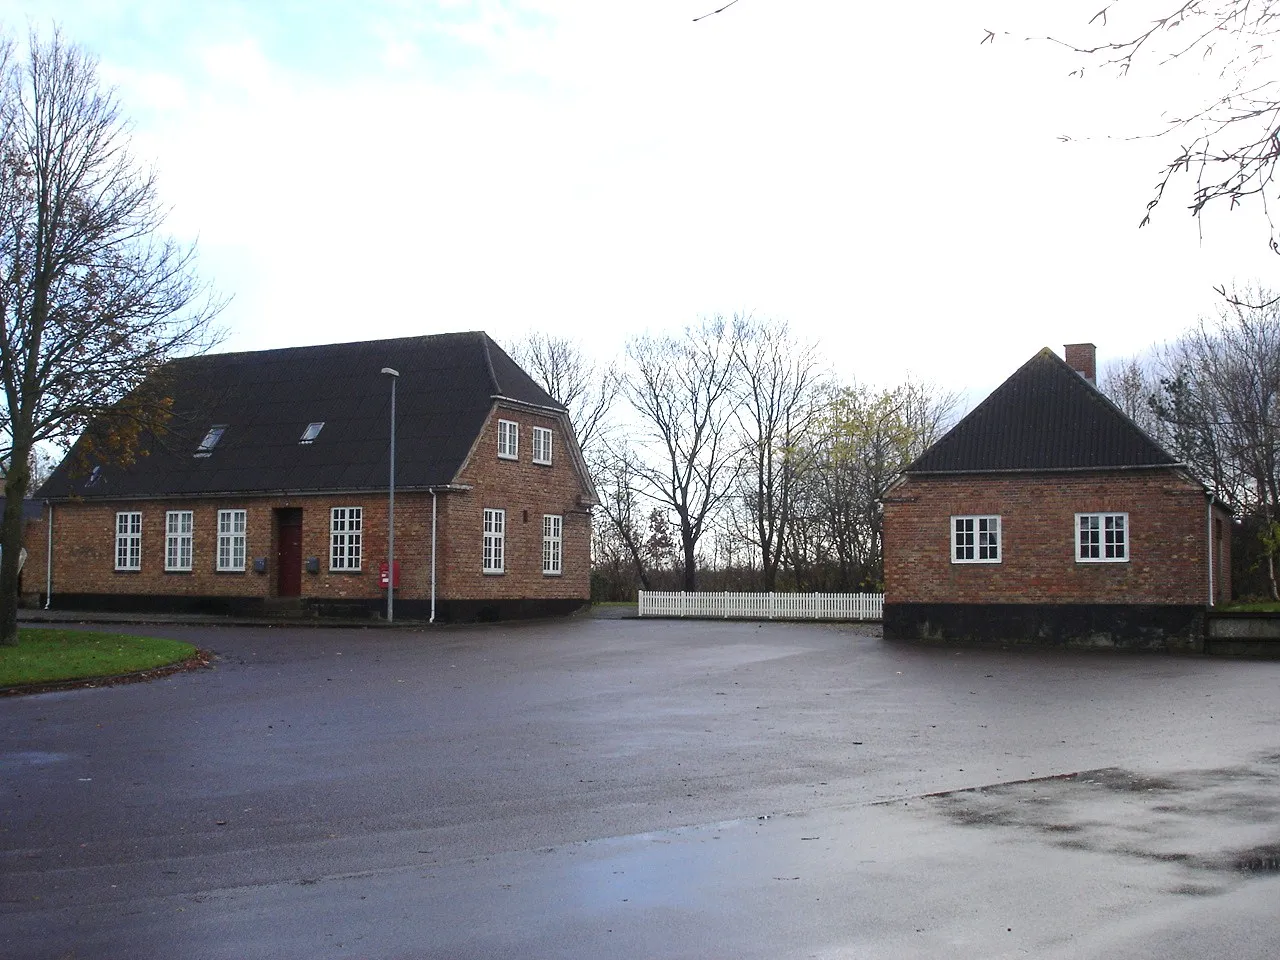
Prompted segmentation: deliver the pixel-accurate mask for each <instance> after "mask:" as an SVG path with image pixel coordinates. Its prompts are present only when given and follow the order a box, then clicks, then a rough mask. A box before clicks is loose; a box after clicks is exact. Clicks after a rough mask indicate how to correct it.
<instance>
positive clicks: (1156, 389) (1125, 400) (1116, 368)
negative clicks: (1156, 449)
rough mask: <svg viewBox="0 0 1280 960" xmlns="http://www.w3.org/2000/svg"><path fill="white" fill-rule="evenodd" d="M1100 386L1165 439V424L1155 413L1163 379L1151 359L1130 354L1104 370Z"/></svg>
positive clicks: (1153, 434)
mask: <svg viewBox="0 0 1280 960" xmlns="http://www.w3.org/2000/svg"><path fill="white" fill-rule="evenodd" d="M1098 389H1099V390H1101V391H1102V392H1103V393H1104V394H1105V395H1106V396H1107V398H1108V399H1109V400H1110V401H1111V402H1112V403H1114V404H1115V405H1116V406H1117V407H1119V408H1120V411H1121V412H1122V413H1123V414H1124V415H1125V416H1127V417H1128V418H1129V419H1130V420H1132V421H1133V422H1134V423H1136V424H1137V425H1138V426H1139V427H1140V428H1141V429H1142V430H1143V431H1145V432H1146V433H1147V435H1148V436H1150V437H1152V438H1154V439H1156V440H1161V442H1163V440H1162V437H1161V434H1162V432H1163V431H1162V424H1161V421H1160V419H1159V417H1157V416H1156V414H1155V403H1156V401H1157V398H1158V395H1159V393H1160V379H1159V376H1158V374H1157V372H1156V370H1155V368H1154V365H1153V364H1152V363H1150V362H1144V361H1143V360H1141V359H1139V358H1138V357H1130V358H1129V359H1128V360H1124V361H1122V362H1120V363H1117V364H1113V365H1112V366H1109V367H1107V368H1106V369H1104V370H1103V371H1102V375H1101V376H1100V377H1099V378H1098Z"/></svg>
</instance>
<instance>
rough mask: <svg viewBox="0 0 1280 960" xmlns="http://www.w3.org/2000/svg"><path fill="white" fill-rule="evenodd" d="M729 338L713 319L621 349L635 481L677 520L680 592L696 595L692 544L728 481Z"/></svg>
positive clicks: (728, 326) (729, 328) (727, 329)
mask: <svg viewBox="0 0 1280 960" xmlns="http://www.w3.org/2000/svg"><path fill="white" fill-rule="evenodd" d="M734 335H735V325H734V324H733V323H731V322H729V321H727V320H725V318H724V317H715V318H712V319H709V320H704V321H703V322H702V323H700V324H699V325H697V326H693V327H687V328H686V329H685V330H684V331H683V333H682V334H681V335H679V336H674V337H673V336H666V337H650V336H642V337H637V338H636V339H633V340H632V341H631V342H630V343H628V344H627V357H628V360H629V362H630V369H629V376H628V378H627V380H626V383H625V386H624V391H625V394H626V397H627V399H628V400H629V401H630V403H631V407H632V409H633V410H634V412H635V414H636V416H637V417H638V419H639V422H640V424H641V425H642V426H641V430H642V435H641V437H640V438H639V439H640V442H641V443H642V445H643V459H642V462H641V464H640V470H639V476H640V479H641V481H642V483H643V486H644V490H645V492H646V493H647V494H648V495H649V496H650V497H652V498H653V499H654V500H655V501H657V502H658V503H659V504H661V505H663V506H665V507H668V508H670V509H671V511H672V512H673V513H674V514H675V516H676V519H677V524H678V526H679V529H680V546H681V551H682V554H683V560H684V588H685V589H686V590H694V589H696V588H697V550H698V541H699V540H700V539H701V537H702V535H703V533H704V532H705V531H706V529H707V523H708V520H709V518H710V517H711V515H712V513H713V512H714V511H715V510H717V509H718V508H719V507H720V506H721V504H722V503H723V502H724V500H725V498H726V497H727V496H728V495H729V492H730V488H731V484H732V480H733V470H734V464H735V460H736V453H737V451H736V449H735V446H734V438H733V435H732V431H731V430H730V429H729V420H730V418H731V416H732V400H733V395H734V385H735V376H736V374H737V366H736V364H735V363H734Z"/></svg>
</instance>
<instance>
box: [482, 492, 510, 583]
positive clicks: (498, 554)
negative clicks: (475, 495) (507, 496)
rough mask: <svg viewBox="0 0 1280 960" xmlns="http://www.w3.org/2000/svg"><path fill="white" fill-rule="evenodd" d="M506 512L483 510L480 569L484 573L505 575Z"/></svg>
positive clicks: (491, 509)
mask: <svg viewBox="0 0 1280 960" xmlns="http://www.w3.org/2000/svg"><path fill="white" fill-rule="evenodd" d="M506 561H507V511H505V510H498V509H495V508H491V507H485V508H484V544H483V548H482V554H481V561H480V569H481V570H482V571H483V572H484V573H491V574H493V573H506V569H507V568H506Z"/></svg>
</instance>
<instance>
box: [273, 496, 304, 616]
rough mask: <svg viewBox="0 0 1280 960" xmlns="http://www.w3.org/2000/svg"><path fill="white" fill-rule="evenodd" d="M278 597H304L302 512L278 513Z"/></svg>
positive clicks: (279, 511)
mask: <svg viewBox="0 0 1280 960" xmlns="http://www.w3.org/2000/svg"><path fill="white" fill-rule="evenodd" d="M276 543H278V544H279V547H278V549H277V550H276V595H277V596H280V597H299V596H301V595H302V511H301V510H299V509H289V510H277V511H276Z"/></svg>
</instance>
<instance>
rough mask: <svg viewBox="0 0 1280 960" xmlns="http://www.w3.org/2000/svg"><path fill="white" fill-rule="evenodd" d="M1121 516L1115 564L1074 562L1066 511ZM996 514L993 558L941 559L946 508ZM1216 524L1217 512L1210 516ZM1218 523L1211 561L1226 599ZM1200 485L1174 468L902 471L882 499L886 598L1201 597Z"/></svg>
mask: <svg viewBox="0 0 1280 960" xmlns="http://www.w3.org/2000/svg"><path fill="white" fill-rule="evenodd" d="M1095 512H1107V513H1122V512H1123V513H1128V514H1129V556H1130V559H1129V560H1128V562H1124V563H1077V562H1076V559H1075V515H1076V513H1095ZM964 514H973V515H999V516H1000V517H1001V539H1002V543H1001V550H1002V561H1001V562H1000V563H993V564H977V563H952V562H951V519H950V518H951V517H952V516H953V515H964ZM1218 518H1219V519H1225V517H1224V515H1223V514H1221V513H1219V514H1218ZM1228 527H1229V524H1228V523H1222V524H1221V529H1222V530H1224V531H1225V535H1224V538H1223V540H1221V541H1220V542H1219V544H1218V548H1219V552H1218V554H1217V555H1216V556H1215V570H1214V573H1215V578H1216V579H1217V580H1218V590H1217V591H1216V592H1217V593H1218V601H1219V602H1223V601H1225V600H1226V599H1229V598H1230V595H1231V593H1230V536H1229V529H1228ZM1207 539H1208V530H1207V517H1206V507H1205V497H1204V492H1203V490H1202V488H1201V487H1199V486H1198V485H1196V484H1194V483H1191V482H1189V481H1188V480H1187V479H1186V478H1185V477H1183V476H1181V475H1179V474H1178V473H1177V472H1176V471H1172V470H1170V471H1165V470H1159V471H1134V472H1130V473H1083V474H1053V475H1039V476H1032V475H1023V476H1000V477H992V476H988V477H975V476H964V477H912V478H908V479H907V480H905V481H904V482H903V483H902V484H901V485H899V486H898V487H896V488H895V489H894V490H893V491H892V493H891V494H890V496H889V497H887V498H886V500H885V504H884V544H885V546H884V551H885V562H884V567H885V602H886V603H887V604H891V603H1027V604H1032V603H1041V604H1043V603H1050V604H1052V603H1112V604H1114V603H1129V604H1133V603H1138V604H1203V603H1205V602H1206V600H1207V597H1208V566H1207V556H1206V545H1207Z"/></svg>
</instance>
